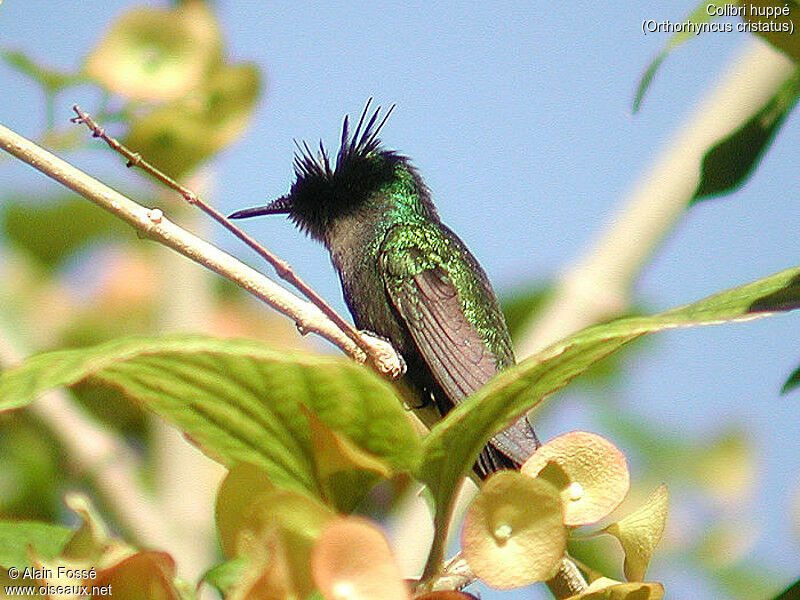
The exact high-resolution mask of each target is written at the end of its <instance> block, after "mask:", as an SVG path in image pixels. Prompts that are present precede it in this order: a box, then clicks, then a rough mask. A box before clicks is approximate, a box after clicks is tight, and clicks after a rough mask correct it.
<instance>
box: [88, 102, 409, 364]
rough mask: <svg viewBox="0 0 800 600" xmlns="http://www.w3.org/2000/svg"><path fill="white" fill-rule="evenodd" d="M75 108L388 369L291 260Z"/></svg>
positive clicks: (130, 160) (131, 163)
mask: <svg viewBox="0 0 800 600" xmlns="http://www.w3.org/2000/svg"><path fill="white" fill-rule="evenodd" d="M72 110H74V111H75V113H76V114H77V115H78V116H77V117H74V118H73V119H72V122H73V123H83V124H85V125H86V126H87V127H88V128H89V130H90V131H91V132H92V136H93V137H96V138H100V139H101V140H103V141H104V142H105V143H106V144H108V145H109V146H110V147H111V148H112V149H113V150H115V151H116V152H118V153H120V154H121V155H122V156H124V157H125V159H126V160H127V163H126V166H127V167H129V168H130V167H138V168H140V169H141V170H142V171H144V172H145V173H147V174H148V175H150V176H152V177H154V178H155V179H157V180H158V181H160V182H161V183H163V184H164V185H165V186H167V187H169V188H170V189H173V190H175V191H176V192H178V193H179V194H180V195H181V196H183V198H184V199H185V200H186V202H188V203H189V204H191V205H194V206H197V207H198V208H199V209H200V210H202V211H203V212H204V213H206V214H207V215H208V216H209V217H211V218H212V219H214V220H215V221H216V222H217V223H219V224H220V225H222V226H223V227H224V228H225V229H227V230H228V231H230V232H231V233H232V234H233V235H235V236H236V237H237V238H239V239H240V240H241V241H243V242H244V243H245V244H247V245H248V246H249V247H250V248H252V249H253V250H254V251H255V252H256V254H258V255H259V256H260V257H262V258H263V259H264V260H266V261H267V262H268V263H269V264H270V265H272V266H273V267H274V269H275V272H276V273H277V274H278V276H279V277H280V278H281V279H283V280H285V281H287V282H289V283H290V284H291V285H293V286H294V287H295V288H297V290H299V291H300V293H301V294H303V295H304V296H305V297H306V298H308V299H309V300H310V301H311V302H313V303H314V304H316V305H317V306H318V307H319V309H320V310H321V311H322V312H323V313H324V314H325V316H327V317H328V318H329V319H330V320H331V321H333V322H334V323H335V324H336V325H337V326H338V327H339V329H341V330H342V331H343V332H344V333H345V334H346V335H347V337H349V338H350V339H351V340H353V342H355V343H356V344H357V345H358V346H359V348H361V349H362V350H363V351H364V352H365V353H366V354H367V355H368V356H369V357H370V360H371V361H372V363H373V364H374V365H375V366H376V367H378V369H379V370H381V372H384V371H383V370H382V369H383V365H385V360H384V358H383V349H382V348H378V347H376V346H375V345H374V344H372V343H371V341H370V340H368V339H366V338H365V337H364V336H362V334H361V333H360V332H359V331H358V330H357V329H356V328H355V327H353V326H352V325H351V324H350V323H348V322H347V321H346V320H345V319H344V318H342V316H341V315H339V313H337V312H336V311H335V310H334V309H333V307H331V305H330V304H328V303H327V302H326V301H325V299H324V298H322V296H320V295H319V294H318V293H317V292H316V291H314V289H313V288H312V287H311V286H309V285H308V284H307V283H306V282H305V281H303V280H302V279H301V278H300V277H299V276H298V275H297V274H296V273H295V272H294V270H293V269H292V267H291V265H289V263H287V262H286V261H285V260H283V259H281V258H279V257H277V256H275V255H274V254H273V253H272V252H270V251H269V250H268V249H267V248H265V247H264V246H263V245H261V244H260V243H258V242H257V241H256V240H255V239H254V238H252V237H251V236H249V235H247V234H246V233H245V232H244V231H242V230H241V229H240V228H239V227H238V226H236V225H235V224H234V223H232V222H231V221H230V220H229V219H228V218H226V217H225V216H224V215H223V214H222V213H220V212H219V211H218V210H217V209H215V208H214V207H213V206H211V205H210V204H208V203H207V202H205V201H204V200H203V199H202V198H200V197H199V196H198V195H197V194H195V193H194V192H193V191H191V190H189V189H187V188H186V187H184V186H183V185H181V184H180V183H178V182H177V181H175V180H174V179H173V178H172V177H170V176H169V175H167V174H166V173H164V172H163V171H161V170H159V169H158V168H156V167H154V166H153V165H151V164H150V163H149V162H147V161H146V160H145V159H144V158H142V156H141V154H139V153H138V152H133V151H132V150H130V149H129V148H127V147H126V146H125V145H123V144H122V143H120V142H119V141H118V140H117V139H115V138H113V137H112V136H110V135H108V133H107V132H106V131H105V129H103V128H102V127H100V125H98V124H97V123H96V122H95V121H94V119H92V117H91V116H90V115H89V114H88V113H86V112H85V111H83V110H81V109H80V108H79V107H78V106H77V105H76V106H73V107H72ZM384 374H387V375H391V376H393V377H397V376H399V375H400V374H401V373H400V372H399V371H395V370H391V371H389V372H384Z"/></svg>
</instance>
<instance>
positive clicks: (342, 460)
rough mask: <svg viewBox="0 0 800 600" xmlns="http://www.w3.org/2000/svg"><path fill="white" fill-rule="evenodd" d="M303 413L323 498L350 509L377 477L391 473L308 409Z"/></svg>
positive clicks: (377, 460) (341, 507) (384, 477)
mask: <svg viewBox="0 0 800 600" xmlns="http://www.w3.org/2000/svg"><path fill="white" fill-rule="evenodd" d="M303 408H304V407H303ZM303 412H305V413H306V416H307V417H308V425H309V432H310V434H311V445H312V447H313V451H314V464H315V466H316V471H317V480H318V482H319V485H320V487H321V488H322V491H323V493H324V494H325V498H326V499H327V500H328V501H329V502H330V503H331V504H332V505H333V506H334V507H336V508H337V509H338V510H340V511H342V512H350V511H351V510H353V509H354V508H355V506H356V505H357V504H358V503H359V502H360V501H361V499H362V498H363V497H364V496H365V495H366V493H367V492H368V491H369V490H370V489H371V488H372V487H373V486H374V485H375V484H376V483H377V482H378V480H379V479H381V478H383V479H388V478H389V477H390V476H391V470H390V469H389V467H388V465H387V464H386V463H385V462H383V461H382V460H380V459H379V458H377V457H375V456H372V455H370V454H368V453H367V452H364V451H363V450H361V449H360V448H359V447H358V446H356V445H355V444H353V442H351V441H350V440H349V439H348V438H346V437H345V436H343V435H341V434H339V433H337V432H336V431H334V430H333V429H331V428H330V427H328V426H327V425H325V423H323V422H322V421H320V420H319V418H317V416H316V415H314V413H312V412H310V411H308V409H305V410H304V411H303Z"/></svg>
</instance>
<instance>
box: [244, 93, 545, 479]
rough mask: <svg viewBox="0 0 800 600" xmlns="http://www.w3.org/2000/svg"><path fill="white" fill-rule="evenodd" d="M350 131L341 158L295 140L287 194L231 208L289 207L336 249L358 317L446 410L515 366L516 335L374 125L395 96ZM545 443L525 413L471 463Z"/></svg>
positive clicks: (507, 462)
mask: <svg viewBox="0 0 800 600" xmlns="http://www.w3.org/2000/svg"><path fill="white" fill-rule="evenodd" d="M370 102H371V99H370V101H367V104H366V106H365V107H364V110H363V112H362V113H361V118H360V119H359V121H358V125H357V126H356V128H355V130H354V131H353V133H352V134H351V133H350V127H349V122H348V118H347V117H345V119H344V125H343V127H342V136H341V143H340V145H339V150H338V154H337V156H336V161H335V164H332V161H331V159H330V157H329V155H328V153H327V151H326V149H325V147H324V146H323V144H322V142H320V146H319V153H318V154H317V155H315V154H314V153H312V151H311V149H310V148H309V146H308V144H304V145H303V146H300V144H297V143H296V144H297V148H298V152H297V153H296V154H295V158H294V175H295V181H294V183H293V184H292V186H291V189H290V191H289V193H288V194H286V195H285V196H281V197H280V198H278V199H277V200H274V201H272V202H270V203H269V204H266V205H264V206H257V207H254V208H248V209H245V210H241V211H238V212H235V213H233V214H232V215H230V218H232V219H241V218H246V217H254V216H259V215H272V214H286V215H288V216H289V219H291V220H292V221H293V222H294V223H295V225H297V227H298V228H299V229H301V230H302V231H304V232H305V233H307V234H308V235H309V236H311V237H312V238H313V239H315V240H317V241H319V242H321V243H322V244H323V245H324V246H325V247H326V248H327V249H328V251H329V252H330V256H331V261H332V262H333V266H334V268H335V269H336V272H337V273H338V274H339V278H340V280H341V284H342V291H343V294H344V300H345V303H346V304H347V306H348V308H349V309H350V313H351V314H352V316H353V319H354V321H355V324H356V326H357V327H358V328H359V329H363V330H368V331H369V332H371V333H375V334H377V335H379V336H382V337H384V338H386V339H387V340H389V341H390V342H391V343H392V344H393V346H394V347H395V348H396V349H397V351H398V352H400V354H401V355H402V356H403V358H404V359H405V361H406V365H407V372H406V375H407V377H408V379H409V380H410V382H411V384H412V386H413V387H414V388H416V389H417V390H418V391H419V393H420V395H421V398H422V401H423V403H427V402H430V401H431V400H432V401H433V402H435V404H436V407H437V408H438V410H439V412H440V413H441V414H442V415H444V414H446V413H447V412H448V411H449V410H450V409H451V408H452V407H453V406H454V405H456V404H458V403H459V402H461V401H462V400H464V399H465V398H466V397H467V396H469V395H470V394H471V393H472V392H474V391H476V390H477V389H478V388H480V387H481V386H483V385H484V384H485V383H487V382H488V381H489V380H490V379H491V378H492V377H493V376H494V375H495V374H496V373H497V372H498V371H500V370H502V369H504V368H506V367H509V366H511V365H513V364H514V354H513V351H512V349H511V337H510V335H509V332H508V327H507V326H506V321H505V318H504V316H503V313H502V311H501V310H500V306H499V305H498V302H497V298H496V297H495V294H494V292H493V291H492V287H491V285H490V283H489V280H488V279H487V277H486V274H485V273H484V271H483V269H482V268H481V266H480V265H479V264H478V261H477V260H476V259H475V257H474V256H473V255H472V254H471V253H470V251H469V250H468V249H467V247H466V246H465V245H464V243H463V242H462V241H461V239H459V237H458V236H457V235H456V234H455V233H453V231H451V230H450V229H449V228H448V227H447V226H446V225H444V223H442V222H441V220H440V219H439V215H438V213H437V211H436V208H435V207H434V205H433V202H432V200H431V195H430V191H429V190H428V188H427V186H426V185H425V183H424V182H423V180H422V177H421V176H420V174H419V172H418V171H417V170H416V168H415V167H414V166H412V164H411V161H410V159H409V158H408V157H407V156H404V155H402V154H399V153H397V152H395V151H393V150H389V149H387V148H385V147H384V146H383V143H382V141H381V140H380V139H379V137H378V135H379V133H380V131H381V129H382V127H383V125H384V124H385V123H386V120H387V119H388V117H389V115H390V114H391V112H392V110H393V109H394V106H392V107H391V108H390V109H389V110H388V111H387V112H386V114H385V115H384V117H383V118H382V119H381V120H380V122H379V121H378V119H379V116H380V111H381V109H380V107H378V108H377V109H376V110H375V111H374V112H373V113H372V114H371V116H370V117H369V119H367V114H368V113H369V107H370ZM538 445H539V442H538V440H537V438H536V435H535V433H534V431H533V428H532V427H531V425H530V424H529V422H528V420H527V418H526V417H525V416H523V417H521V418H520V419H519V420H518V421H516V422H515V423H514V424H512V425H511V426H510V427H509V428H508V429H506V430H505V431H503V432H501V433H499V434H497V435H496V436H495V437H494V438H492V440H491V441H490V442H489V444H488V445H487V446H486V447H485V448H484V449H483V451H482V452H481V454H480V456H479V457H478V460H477V462H476V464H475V471H476V473H477V474H478V475H479V476H480V477H482V478H485V477H486V476H488V475H489V474H491V473H492V472H494V471H496V470H498V469H501V468H515V467H517V466H518V465H519V464H521V463H522V462H524V461H525V460H526V459H527V458H528V457H529V456H530V455H531V454H532V453H533V451H534V450H535V449H536V447H537V446H538Z"/></svg>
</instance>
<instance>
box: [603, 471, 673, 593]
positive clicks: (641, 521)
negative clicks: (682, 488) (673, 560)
mask: <svg viewBox="0 0 800 600" xmlns="http://www.w3.org/2000/svg"><path fill="white" fill-rule="evenodd" d="M668 505H669V494H668V493H667V486H665V485H664V484H661V485H660V486H658V487H657V488H656V489H655V491H653V493H652V494H651V495H650V497H649V498H648V499H647V501H646V502H645V503H644V504H643V505H642V506H640V507H639V508H638V509H637V510H635V511H634V512H632V513H631V514H629V515H628V516H626V517H625V518H624V519H621V520H619V521H617V522H616V523H612V524H611V525H609V526H608V527H606V528H605V529H604V530H603V531H605V532H606V533H609V534H611V535H613V536H614V537H616V538H617V539H618V540H619V542H620V544H622V549H623V550H624V551H625V578H626V579H627V580H628V581H642V580H643V579H644V574H645V571H646V570H647V565H648V564H649V563H650V558H651V557H652V556H653V552H654V551H655V549H656V546H657V545H658V542H659V541H661V536H662V535H663V534H664V526H665V525H666V522H667V509H668Z"/></svg>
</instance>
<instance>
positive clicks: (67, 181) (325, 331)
mask: <svg viewBox="0 0 800 600" xmlns="http://www.w3.org/2000/svg"><path fill="white" fill-rule="evenodd" d="M0 148H2V149H3V150H5V151H7V152H9V153H10V154H12V155H13V156H16V157H17V158H19V159H20V160H22V161H23V162H26V163H28V164H29V165H31V166H33V167H34V168H36V169H38V170H39V171H41V172H42V173H44V174H45V175H47V176H48V177H51V178H52V179H55V180H56V181H58V182H59V183H61V184H62V185H64V186H66V187H68V188H69V189H71V190H73V191H74V192H76V193H77V194H79V195H81V196H83V197H84V198H86V199H87V200H90V201H92V202H94V203H95V204H97V205H98V206H100V207H102V208H104V209H106V210H108V211H109V212H111V213H113V214H114V215H116V216H117V217H119V218H121V219H122V220H123V221H125V222H127V223H128V224H130V225H131V226H133V227H134V228H136V229H137V230H138V231H139V232H140V233H141V235H143V236H144V237H147V238H150V239H152V240H155V241H157V242H159V243H160V244H163V245H164V246H167V247H169V248H172V249H173V250H175V251H177V252H179V253H180V254H183V255H184V256H186V257H187V258H189V259H191V260H193V261H195V262H197V263H199V264H201V265H203V266H204V267H206V268H208V269H210V270H212V271H214V272H215V273H217V274H219V275H221V276H223V277H225V278H226V279H229V280H230V281H232V282H234V283H236V284H237V285H239V286H240V287H242V288H244V289H245V290H247V291H248V292H250V293H251V294H253V295H254V296H256V297H257V298H259V299H260V300H262V301H264V302H265V303H267V304H269V305H270V306H272V307H273V308H274V309H275V310H277V311H278V312H280V313H282V314H284V315H286V316H288V317H290V318H291V319H292V320H294V322H295V324H296V325H297V328H298V329H299V330H300V331H302V332H314V333H317V334H318V335H320V336H322V337H324V338H325V339H326V340H328V341H330V342H331V343H332V344H334V345H336V346H337V347H339V348H340V349H341V350H342V351H343V352H345V353H346V354H347V355H349V356H350V357H352V358H353V359H355V360H357V361H358V362H362V363H363V362H366V360H367V358H368V356H367V354H366V353H365V352H364V351H363V350H362V349H361V345H360V344H356V343H355V342H354V341H353V340H351V339H350V337H349V336H348V335H346V334H345V333H344V332H343V331H342V329H341V328H340V327H339V326H338V325H336V324H335V323H334V322H333V321H331V320H330V319H329V318H328V316H327V315H325V313H323V312H322V310H321V309H320V308H319V307H318V306H316V305H315V304H312V303H311V302H309V301H307V300H303V299H301V298H298V297H297V296H296V295H294V294H292V293H291V292H289V291H288V290H286V289H285V288H283V287H281V286H280V285H278V284H277V283H275V282H274V281H272V280H271V279H269V278H268V277H266V276H264V275H262V274H261V273H259V272H258V271H256V270H254V269H252V268H250V267H248V266H247V265H245V264H244V263H242V262H241V261H239V260H237V259H236V258H234V257H233V256H231V255H230V254H227V253H226V252H223V251H222V250H220V249H219V248H217V247H216V246H214V245H212V244H209V243H208V242H206V241H205V240H203V239H201V238H199V237H197V236H195V235H193V234H192V233H190V232H188V231H186V230H185V229H183V228H181V227H179V226H178V225H176V224H175V223H172V222H171V221H170V220H169V219H167V218H166V216H164V213H163V212H162V211H161V210H160V209H158V208H153V209H149V208H146V207H144V206H142V205H140V204H138V203H136V202H134V201H133V200H131V199H130V198H127V197H125V196H123V195H122V194H120V193H119V192H117V191H115V190H113V189H111V188H110V187H108V186H107V185H105V184H103V183H101V182H99V181H97V180H96V179H94V178H93V177H90V176H89V175H87V174H86V173H84V172H83V171H81V170H79V169H77V168H76V167H73V166H72V165H70V164H69V163H67V162H65V161H63V160H61V159H60V158H58V157H56V156H54V155H53V154H51V153H49V152H47V151H46V150H44V149H43V148H41V147H39V146H37V145H36V144H34V143H33V142H31V141H30V140H28V139H26V138H24V137H22V136H20V135H19V134H17V133H14V132H13V131H11V130H10V129H7V128H6V127H3V126H2V125H0ZM369 343H370V344H371V345H374V346H375V349H374V355H377V356H380V361H379V366H378V367H377V368H378V369H379V370H380V371H381V372H383V373H400V372H401V370H402V364H403V363H402V360H401V359H400V357H399V355H398V354H397V353H396V352H395V350H394V348H392V346H391V344H389V343H388V342H386V341H384V340H381V339H378V338H369Z"/></svg>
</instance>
